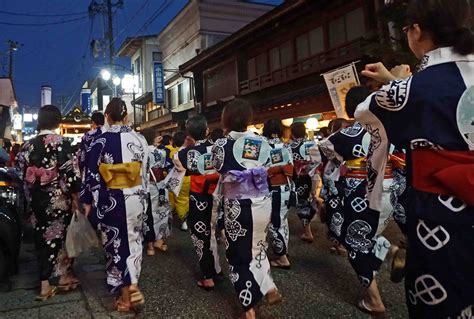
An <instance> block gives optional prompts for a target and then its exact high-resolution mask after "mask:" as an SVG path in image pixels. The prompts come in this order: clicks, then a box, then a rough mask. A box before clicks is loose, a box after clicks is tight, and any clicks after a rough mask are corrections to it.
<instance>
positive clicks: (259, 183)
mask: <svg viewBox="0 0 474 319" xmlns="http://www.w3.org/2000/svg"><path fill="white" fill-rule="evenodd" d="M221 182H222V194H223V195H224V197H226V198H228V199H246V198H257V197H263V196H267V195H268V194H269V192H270V191H269V188H268V175H267V170H266V169H265V168H264V167H255V168H252V169H247V170H245V171H237V170H230V171H228V172H227V173H225V174H224V176H223V179H222V181H221Z"/></svg>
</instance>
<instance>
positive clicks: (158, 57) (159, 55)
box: [152, 52, 163, 61]
mask: <svg viewBox="0 0 474 319" xmlns="http://www.w3.org/2000/svg"><path fill="white" fill-rule="evenodd" d="M152 56H153V61H162V60H163V54H162V53H161V52H153V55H152Z"/></svg>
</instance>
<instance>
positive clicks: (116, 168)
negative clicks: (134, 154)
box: [99, 162, 142, 189]
mask: <svg viewBox="0 0 474 319" xmlns="http://www.w3.org/2000/svg"><path fill="white" fill-rule="evenodd" d="M141 166H142V163H140V162H130V163H121V164H105V163H101V164H100V165H99V173H100V176H102V178H103V179H104V182H105V185H107V187H108V188H110V189H124V188H132V187H135V186H139V185H141V183H142V179H141V177H140V169H141Z"/></svg>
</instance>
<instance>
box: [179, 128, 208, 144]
mask: <svg viewBox="0 0 474 319" xmlns="http://www.w3.org/2000/svg"><path fill="white" fill-rule="evenodd" d="M204 136H205V134H204ZM185 140H186V133H184V132H183V131H178V132H176V133H174V134H173V144H174V146H175V147H181V146H183V144H184V141H185Z"/></svg>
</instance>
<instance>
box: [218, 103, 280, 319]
mask: <svg viewBox="0 0 474 319" xmlns="http://www.w3.org/2000/svg"><path fill="white" fill-rule="evenodd" d="M251 121H252V106H251V105H250V104H248V103H247V102H246V101H243V100H234V101H232V102H230V103H229V104H227V105H226V107H225V108H224V111H223V113H222V122H223V125H224V127H225V129H226V130H227V131H228V132H229V133H228V135H227V138H222V139H218V140H217V141H216V142H215V143H214V146H213V148H212V156H213V163H214V167H215V169H216V170H217V171H218V172H219V173H220V174H221V175H222V176H221V180H220V182H219V183H220V186H219V187H218V191H219V193H220V195H221V196H222V201H223V207H224V228H225V237H226V240H225V243H226V254H227V260H228V262H229V265H230V274H229V277H230V280H231V281H232V283H233V285H234V288H235V290H236V292H237V295H238V298H239V301H240V303H241V305H242V307H243V309H244V311H245V316H246V317H247V318H255V309H254V308H255V305H256V304H257V303H258V302H259V301H260V300H261V299H262V297H264V296H265V297H266V301H267V303H268V304H275V303H278V302H280V301H281V295H280V294H279V293H278V290H277V289H276V286H275V284H274V282H273V279H272V276H271V274H270V263H269V261H268V257H267V241H266V235H267V227H268V225H269V223H270V215H271V210H272V200H271V194H270V191H269V186H268V181H267V178H268V174H267V170H266V168H265V164H266V163H267V162H268V161H269V157H270V149H271V147H270V145H269V144H268V142H267V141H266V139H265V138H263V137H259V136H257V135H255V134H254V133H253V132H252V131H249V130H247V126H248V125H249V124H250V123H251Z"/></svg>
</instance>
